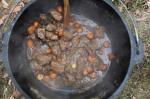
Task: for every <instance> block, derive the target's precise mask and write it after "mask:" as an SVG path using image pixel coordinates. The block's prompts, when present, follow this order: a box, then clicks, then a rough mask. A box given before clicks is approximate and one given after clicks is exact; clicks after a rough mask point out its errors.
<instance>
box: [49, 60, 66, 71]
mask: <svg viewBox="0 0 150 99" xmlns="http://www.w3.org/2000/svg"><path fill="white" fill-rule="evenodd" d="M51 69H52V70H53V71H55V72H57V73H63V72H64V69H65V66H64V65H63V64H60V63H59V62H57V61H52V62H51Z"/></svg>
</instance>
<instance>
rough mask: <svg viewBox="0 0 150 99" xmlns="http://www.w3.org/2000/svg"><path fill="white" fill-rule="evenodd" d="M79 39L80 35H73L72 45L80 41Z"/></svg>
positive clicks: (75, 45)
mask: <svg viewBox="0 0 150 99" xmlns="http://www.w3.org/2000/svg"><path fill="white" fill-rule="evenodd" d="M80 40H81V36H75V37H74V38H73V39H72V45H73V47H77V46H78V45H79V43H80Z"/></svg>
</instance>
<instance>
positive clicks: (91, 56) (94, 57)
mask: <svg viewBox="0 0 150 99" xmlns="http://www.w3.org/2000/svg"><path fill="white" fill-rule="evenodd" d="M88 61H89V62H90V63H94V62H96V56H95V55H89V56H88Z"/></svg>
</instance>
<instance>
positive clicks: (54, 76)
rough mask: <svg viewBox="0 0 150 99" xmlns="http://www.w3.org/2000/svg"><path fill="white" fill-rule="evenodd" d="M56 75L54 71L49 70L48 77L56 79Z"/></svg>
mask: <svg viewBox="0 0 150 99" xmlns="http://www.w3.org/2000/svg"><path fill="white" fill-rule="evenodd" d="M57 76H58V75H57V74H56V73H55V72H54V71H51V72H50V73H49V77H50V78H51V79H56V78H57Z"/></svg>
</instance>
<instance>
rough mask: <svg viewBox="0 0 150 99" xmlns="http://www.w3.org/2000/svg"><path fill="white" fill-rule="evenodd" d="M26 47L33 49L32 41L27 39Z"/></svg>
mask: <svg viewBox="0 0 150 99" xmlns="http://www.w3.org/2000/svg"><path fill="white" fill-rule="evenodd" d="M27 46H28V47H29V48H33V47H34V45H33V41H32V39H28V40H27Z"/></svg>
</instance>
